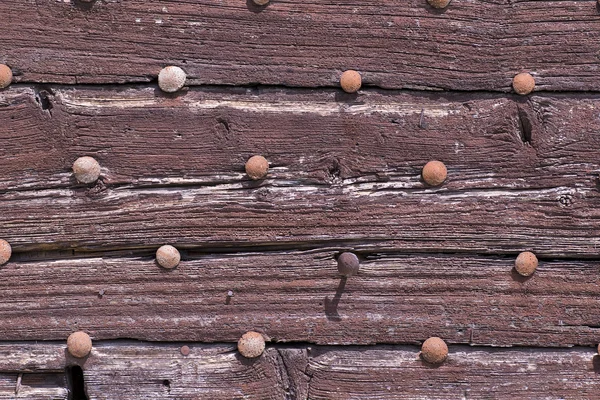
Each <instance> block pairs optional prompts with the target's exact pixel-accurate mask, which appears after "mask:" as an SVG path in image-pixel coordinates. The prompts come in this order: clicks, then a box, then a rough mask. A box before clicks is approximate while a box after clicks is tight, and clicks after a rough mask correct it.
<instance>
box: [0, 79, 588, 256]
mask: <svg viewBox="0 0 600 400" xmlns="http://www.w3.org/2000/svg"><path fill="white" fill-rule="evenodd" d="M46 92H47V93H46V94H43V93H42V92H41V91H37V92H36V91H33V90H31V89H27V88H23V89H19V90H17V91H15V92H11V91H9V92H6V94H3V99H4V104H6V107H3V108H2V112H0V118H3V119H4V122H6V124H4V123H3V124H2V126H3V128H0V132H1V134H2V139H3V140H4V142H5V143H6V145H5V147H4V148H3V150H2V152H3V154H2V156H3V157H0V160H1V161H0V164H1V167H2V170H3V175H2V178H0V180H1V184H2V186H3V189H4V192H3V194H2V202H1V203H0V212H1V215H3V224H2V225H1V226H0V237H4V238H6V239H7V240H9V241H11V243H12V244H13V245H14V248H15V250H16V251H17V252H23V251H29V250H36V251H39V250H64V249H76V250H82V249H83V250H94V249H96V250H97V249H105V250H108V249H135V248H152V247H155V246H157V245H159V244H162V243H164V242H173V243H175V244H178V245H180V246H182V247H190V248H191V247H196V248H215V247H231V246H240V245H242V246H244V245H268V246H287V247H291V246H295V245H297V244H298V243H303V246H304V247H306V246H313V245H316V244H319V243H330V244H331V243H334V244H335V245H343V246H355V245H357V246H363V248H366V247H364V246H369V245H371V249H376V250H381V249H391V250H399V249H401V250H405V251H418V252H424V251H425V252H426V251H433V252H449V251H452V252H453V251H476V252H480V253H514V252H518V251H521V250H523V249H529V250H533V251H536V252H539V254H540V255H542V256H544V257H555V256H560V257H562V256H567V257H584V258H589V257H596V256H597V254H598V250H597V249H598V247H599V246H600V234H599V231H598V229H597V227H596V223H595V221H597V219H598V218H599V212H600V211H598V209H599V208H598V207H597V204H598V191H597V185H598V178H597V177H598V164H597V149H598V148H600V137H599V136H598V135H597V134H595V133H594V132H595V129H596V128H597V125H598V122H597V118H596V117H595V116H596V115H597V114H598V113H599V112H600V98H599V97H597V96H581V97H578V98H576V99H572V98H568V97H562V96H550V97H546V96H535V97H534V98H533V99H532V101H531V102H525V103H522V102H520V101H519V100H518V99H513V98H510V97H508V98H507V97H498V96H489V95H474V96H467V95H462V94H459V95H448V96H441V97H440V96H438V95H427V96H422V95H415V94H408V93H396V94H380V93H376V92H370V93H369V94H368V95H367V96H365V97H364V99H363V100H362V101H360V102H351V103H345V102H339V101H337V100H336V95H335V93H334V92H332V91H325V92H313V91H291V92H290V91H279V90H266V91H264V92H256V93H255V92H253V91H251V90H250V91H246V90H245V89H243V90H241V91H238V90H236V89H231V90H229V89H226V90H220V89H219V90H194V91H191V92H190V93H188V94H187V95H185V96H182V97H178V98H174V99H171V98H165V97H158V98H157V97H156V96H155V95H154V93H153V91H152V90H148V89H146V90H127V89H126V90H124V91H115V90H111V91H104V90H95V89H90V90H68V89H66V90H65V89H56V91H52V89H47V90H46ZM51 92H53V93H55V94H54V95H52V94H51ZM44 96H45V97H46V98H48V99H51V100H50V101H51V104H53V106H52V108H51V109H50V108H49V107H47V106H46V107H45V108H46V109H45V110H44V109H43V108H44V107H39V106H38V104H37V102H38V101H36V98H37V99H38V100H39V102H40V104H41V103H43V99H42V98H44ZM421 115H423V118H422V117H421ZM422 119H423V121H422ZM421 122H423V123H421ZM419 125H421V126H422V127H419ZM524 125H527V126H526V127H524ZM423 127H425V129H423ZM524 132H525V133H527V132H528V134H527V135H525V136H527V138H524V136H523V133H524ZM257 153H259V154H264V155H265V156H267V158H268V159H269V160H270V162H271V173H270V176H269V179H267V180H266V181H264V182H261V183H252V182H250V181H249V180H248V178H246V177H245V175H244V174H243V164H244V162H245V160H246V159H247V158H248V157H249V156H250V155H253V154H257ZM84 154H85V155H92V156H94V157H96V158H97V159H98V160H99V161H100V163H101V165H102V166H103V176H102V179H101V181H100V182H99V183H98V184H96V185H95V186H93V187H89V188H88V187H86V186H83V185H77V184H76V182H75V181H74V178H73V176H72V174H71V172H70V166H71V163H72V162H73V160H74V159H76V158H77V157H78V156H81V155H84ZM430 159H441V160H443V161H444V162H445V163H446V164H447V166H448V168H449V179H448V182H447V183H445V184H444V185H443V186H442V187H441V188H439V189H431V188H426V187H425V186H424V184H423V183H422V182H421V180H420V170H421V168H422V166H423V165H424V164H425V163H426V162H427V161H429V160H430Z"/></svg>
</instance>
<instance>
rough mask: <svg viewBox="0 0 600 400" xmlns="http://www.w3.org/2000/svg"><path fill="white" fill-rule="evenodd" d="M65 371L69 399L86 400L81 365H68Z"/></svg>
mask: <svg viewBox="0 0 600 400" xmlns="http://www.w3.org/2000/svg"><path fill="white" fill-rule="evenodd" d="M65 373H66V375H67V387H68V390H69V400H88V397H87V394H86V393H85V382H84V380H83V370H82V369H81V367H80V366H79V365H72V366H69V367H67V368H66V370H65Z"/></svg>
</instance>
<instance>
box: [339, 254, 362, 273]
mask: <svg viewBox="0 0 600 400" xmlns="http://www.w3.org/2000/svg"><path fill="white" fill-rule="evenodd" d="M337 262H338V271H339V273H340V274H342V275H344V276H352V275H356V274H357V273H358V268H359V267H360V263H359V261H358V257H357V256H356V254H354V253H350V252H349V251H347V252H345V253H342V254H340V256H339V257H338V260H337Z"/></svg>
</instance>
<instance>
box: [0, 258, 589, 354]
mask: <svg viewBox="0 0 600 400" xmlns="http://www.w3.org/2000/svg"><path fill="white" fill-rule="evenodd" d="M336 254H337V251H334V250H329V251H327V250H322V251H306V252H296V251H281V252H275V251H274V252H266V253H263V252H257V253H236V254H202V253H194V252H184V253H183V261H182V262H181V264H180V265H179V266H178V267H177V268H176V269H175V270H172V271H167V270H164V269H161V268H159V267H158V266H157V265H156V264H155V262H154V258H153V257H152V256H151V255H148V256H144V257H133V258H105V259H100V258H90V259H72V260H57V261H32V262H20V261H18V260H17V261H12V262H9V263H8V264H7V265H5V266H4V267H2V269H1V273H2V276H3V280H2V282H1V283H0V289H1V290H0V314H1V315H3V319H4V321H5V322H6V323H5V324H3V325H2V326H0V335H1V336H2V337H3V338H5V339H9V340H10V339H13V340H41V339H44V340H49V339H55V340H66V338H67V337H68V335H69V334H70V333H71V332H72V331H75V330H79V329H83V330H85V331H87V332H89V333H90V335H91V336H92V338H93V339H94V340H97V339H113V338H136V339H143V340H152V341H173V340H184V341H200V342H236V341H237V340H238V339H239V337H240V336H241V335H242V334H243V333H244V332H246V331H248V330H258V331H260V332H263V333H264V334H265V335H266V336H267V337H269V338H270V339H271V341H272V342H311V343H317V344H373V343H417V342H420V341H423V340H425V339H427V338H428V337H429V336H432V335H438V336H441V337H444V338H445V339H446V340H448V341H449V342H450V343H464V344H473V345H494V346H511V345H520V346H572V345H593V344H595V343H596V342H597V341H598V335H599V328H598V327H599V326H600V317H599V316H598V313H597V310H598V307H599V306H600V300H599V299H600V289H599V288H600V285H599V284H600V281H599V279H600V278H599V273H598V272H599V270H598V263H597V262H595V261H590V262H581V261H569V260H566V261H552V260H548V261H547V260H542V261H541V264H540V267H539V269H538V271H537V272H536V273H535V275H533V277H531V278H530V279H527V280H526V279H522V278H519V277H518V276H517V275H516V274H515V273H514V272H513V271H512V268H513V265H514V257H506V258H499V257H493V256H490V257H482V256H474V255H413V256H408V255H393V254H369V253H366V254H361V256H362V257H363V260H362V262H361V270H360V272H359V274H358V275H357V276H355V277H352V278H350V279H348V280H347V281H346V282H343V281H342V280H341V279H340V276H339V275H338V272H337V267H336V261H335V258H334V257H335V255H336ZM229 291H232V292H233V297H228V292H229Z"/></svg>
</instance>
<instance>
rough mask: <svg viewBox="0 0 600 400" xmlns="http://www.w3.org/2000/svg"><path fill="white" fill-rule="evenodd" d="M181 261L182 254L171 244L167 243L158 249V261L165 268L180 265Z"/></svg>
mask: <svg viewBox="0 0 600 400" xmlns="http://www.w3.org/2000/svg"><path fill="white" fill-rule="evenodd" d="M179 261H181V255H180V254H179V251H178V250H177V249H176V248H175V247H173V246H171V245H168V244H165V245H164V246H160V247H159V249H158V250H156V262H157V263H158V265H160V266H161V267H163V268H166V269H173V268H175V267H176V266H178V265H179Z"/></svg>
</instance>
